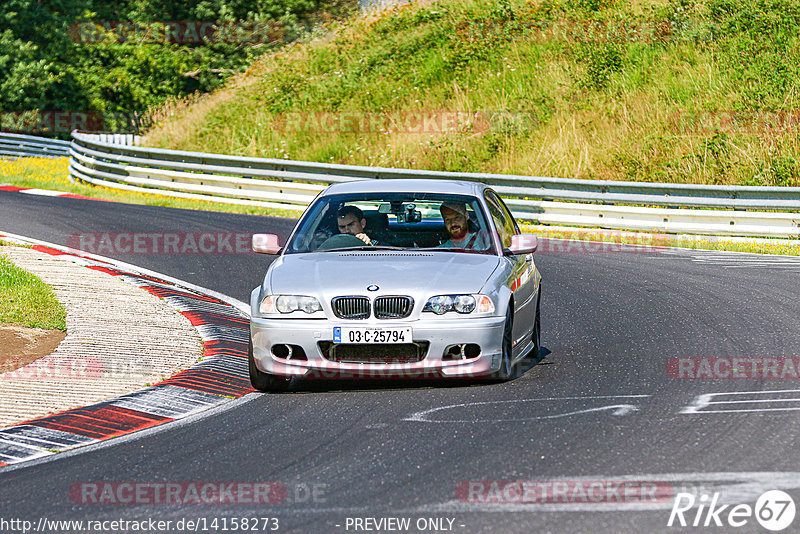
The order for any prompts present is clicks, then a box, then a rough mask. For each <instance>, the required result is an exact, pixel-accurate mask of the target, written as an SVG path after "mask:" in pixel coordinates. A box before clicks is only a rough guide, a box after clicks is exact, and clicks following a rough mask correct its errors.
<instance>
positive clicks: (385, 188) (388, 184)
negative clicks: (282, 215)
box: [322, 178, 489, 196]
mask: <svg viewBox="0 0 800 534" xmlns="http://www.w3.org/2000/svg"><path fill="white" fill-rule="evenodd" d="M488 188H489V186H488V185H486V184H482V183H480V182H462V181H458V180H436V179H422V178H413V179H407V178H397V179H391V178H390V179H383V180H354V181H352V182H342V183H338V184H333V185H331V186H330V187H328V188H327V189H326V190H325V191H323V193H322V194H323V196H328V195H341V194H347V193H418V192H424V193H449V194H453V195H474V196H481V195H482V193H483V190H484V189H488Z"/></svg>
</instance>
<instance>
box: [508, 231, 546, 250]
mask: <svg viewBox="0 0 800 534" xmlns="http://www.w3.org/2000/svg"><path fill="white" fill-rule="evenodd" d="M537 248H539V238H538V237H536V236H535V235H533V234H517V235H512V236H511V246H510V247H508V248H507V249H506V251H507V253H508V254H514V255H516V254H530V253H532V252H536V249H537Z"/></svg>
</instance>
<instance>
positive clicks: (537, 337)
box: [531, 284, 542, 360]
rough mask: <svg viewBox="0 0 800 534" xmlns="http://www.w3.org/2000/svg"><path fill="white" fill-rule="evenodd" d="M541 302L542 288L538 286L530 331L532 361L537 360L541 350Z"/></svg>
mask: <svg viewBox="0 0 800 534" xmlns="http://www.w3.org/2000/svg"><path fill="white" fill-rule="evenodd" d="M541 302H542V286H541V284H540V285H539V294H538V295H537V297H536V319H534V320H533V329H532V330H531V342H532V343H533V349H532V350H531V356H532V357H533V359H534V360H537V359H538V358H539V351H540V350H541V349H542V319H541V314H540V313H539V311H540V306H539V305H540V304H541Z"/></svg>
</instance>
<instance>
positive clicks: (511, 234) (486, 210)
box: [249, 179, 541, 391]
mask: <svg viewBox="0 0 800 534" xmlns="http://www.w3.org/2000/svg"><path fill="white" fill-rule="evenodd" d="M537 244H538V241H537V238H536V236H534V235H528V234H521V233H520V230H519V226H518V225H517V223H516V221H515V220H514V218H513V217H512V216H511V213H510V212H509V210H508V208H507V207H506V205H505V204H504V203H503V201H502V200H501V199H500V197H499V196H498V195H497V194H496V193H495V192H494V191H493V190H492V189H491V188H489V187H488V186H486V185H484V184H480V183H472V182H457V181H445V180H422V179H420V180H405V179H403V180H363V181H353V182H346V183H340V184H335V185H332V186H330V187H328V188H327V189H326V190H325V191H323V192H322V193H320V195H319V196H318V197H317V198H316V199H315V200H314V202H312V203H311V205H310V206H309V207H308V209H307V210H306V211H305V213H304V214H303V216H302V217H301V219H300V220H299V222H298V223H297V225H296V226H295V228H294V230H293V232H292V234H291V235H290V236H289V238H288V240H287V241H286V243H285V245H283V246H281V244H280V243H279V239H278V236H277V235H274V234H256V235H254V236H253V250H254V251H256V252H262V253H266V254H278V257H277V258H276V259H275V261H273V262H272V264H271V265H270V266H269V268H268V269H267V273H266V276H265V277H264V282H263V283H262V284H261V285H260V286H259V287H257V288H255V289H254V290H253V292H252V294H251V297H250V307H251V320H250V349H249V368H250V380H251V382H252V384H253V387H255V388H256V389H259V390H261V391H283V390H286V389H287V388H288V386H289V383H290V381H291V379H293V378H296V379H302V378H313V377H316V378H386V379H403V378H408V379H419V378H433V377H436V378H470V377H476V378H477V377H484V378H491V379H497V380H507V379H508V378H509V377H511V375H512V371H513V368H514V365H515V364H516V363H517V362H519V361H520V360H521V359H523V358H525V357H526V356H528V355H533V356H534V357H535V356H536V355H538V353H539V346H540V330H541V329H540V320H539V302H540V298H541V275H540V274H539V271H538V270H537V269H536V266H535V264H534V261H533V252H534V251H535V250H536V248H537Z"/></svg>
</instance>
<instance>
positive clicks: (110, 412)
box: [0, 233, 254, 467]
mask: <svg viewBox="0 0 800 534" xmlns="http://www.w3.org/2000/svg"><path fill="white" fill-rule="evenodd" d="M0 238H2V239H4V240H7V241H17V242H22V243H25V244H32V243H35V244H34V245H33V248H34V249H35V250H37V251H40V252H44V253H47V254H53V255H69V256H73V257H74V260H75V261H76V262H77V263H80V264H82V265H84V266H85V267H86V268H88V269H93V270H97V271H102V272H105V273H107V274H109V275H112V276H119V277H121V278H122V279H124V280H126V281H128V282H130V283H132V284H135V285H137V286H138V287H141V288H142V289H144V290H146V291H148V292H150V293H152V294H154V295H156V296H158V297H161V298H163V299H164V300H165V301H166V302H167V303H168V304H169V305H171V306H173V307H174V308H176V309H177V310H178V311H179V312H180V313H181V314H183V315H184V316H185V317H187V318H188V319H189V321H190V322H191V323H192V325H194V327H195V328H196V329H197V331H198V332H199V333H200V336H201V338H202V340H203V345H204V349H205V355H204V357H203V359H202V360H201V361H200V362H199V363H197V364H195V365H193V366H192V367H190V368H188V369H186V370H184V371H181V372H179V373H177V374H175V375H173V376H172V377H170V378H168V379H167V380H164V381H163V382H161V383H159V384H155V385H154V386H151V387H148V388H145V389H141V390H139V391H135V392H133V393H129V394H126V395H122V396H119V397H116V398H113V399H109V400H106V401H103V402H99V403H96V404H92V405H89V406H84V407H82V408H75V409H71V410H66V411H64V412H61V413H58V414H54V415H48V416H45V417H40V418H37V419H32V420H30V421H25V422H23V423H19V424H17V425H14V426H11V427H7V428H4V429H2V430H0V467H2V466H4V465H11V464H16V463H20V462H24V461H27V460H32V459H35V458H41V457H44V456H48V455H52V454H55V453H58V452H63V451H66V450H69V449H73V448H75V447H79V446H83V445H89V444H92V443H96V442H99V441H103V440H107V439H110V438H113V437H118V436H122V435H125V434H130V433H132V432H136V431H137V430H143V429H146V428H150V427H153V426H157V425H161V424H164V423H168V422H170V421H175V420H178V419H182V418H184V417H187V416H189V415H192V414H195V413H197V412H200V411H203V410H207V409H209V408H212V407H215V406H218V405H220V404H222V403H225V402H228V401H230V400H232V399H236V398H239V397H243V396H244V395H246V394H248V393H251V392H253V391H254V390H253V389H252V387H251V385H250V379H249V375H248V370H247V344H248V339H249V335H250V319H249V317H248V315H247V314H246V313H244V311H243V310H242V308H243V306H242V305H241V303H237V302H235V301H231V299H226V298H225V297H223V296H222V295H219V294H215V293H214V292H213V291H209V290H203V288H198V287H196V286H192V285H191V284H187V283H181V282H180V281H177V280H174V279H168V278H167V277H163V275H154V274H150V273H148V272H145V271H144V270H141V269H137V268H135V267H134V266H131V265H128V264H122V263H120V262H115V261H114V260H111V259H108V258H102V257H100V256H95V255H85V254H84V253H81V252H77V251H74V250H70V249H67V248H66V247H61V246H59V245H53V244H51V243H43V242H40V241H34V240H29V239H27V238H23V237H21V236H16V235H10V234H5V235H4V234H2V233H0Z"/></svg>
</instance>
